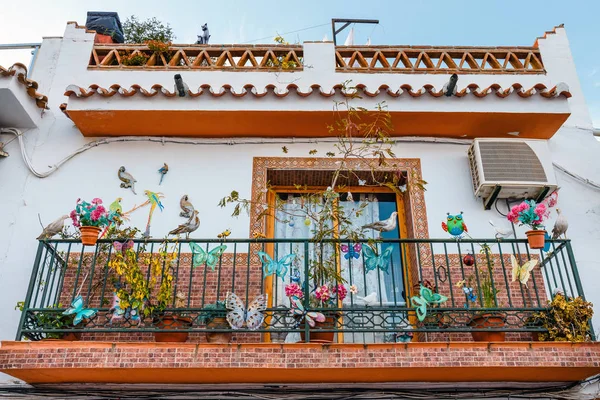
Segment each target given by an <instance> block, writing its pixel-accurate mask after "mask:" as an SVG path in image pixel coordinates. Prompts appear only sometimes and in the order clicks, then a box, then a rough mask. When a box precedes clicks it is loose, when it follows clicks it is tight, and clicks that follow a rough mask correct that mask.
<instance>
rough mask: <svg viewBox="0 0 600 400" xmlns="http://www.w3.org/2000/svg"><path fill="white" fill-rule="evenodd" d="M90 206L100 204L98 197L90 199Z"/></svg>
mask: <svg viewBox="0 0 600 400" xmlns="http://www.w3.org/2000/svg"><path fill="white" fill-rule="evenodd" d="M92 204H102V199H99V198H98V197H96V198H93V199H92Z"/></svg>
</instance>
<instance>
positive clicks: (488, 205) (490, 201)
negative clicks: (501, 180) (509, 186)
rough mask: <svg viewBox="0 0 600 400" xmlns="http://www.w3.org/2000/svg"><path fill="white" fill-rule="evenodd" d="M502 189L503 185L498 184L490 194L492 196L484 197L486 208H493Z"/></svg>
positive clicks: (484, 206)
mask: <svg viewBox="0 0 600 400" xmlns="http://www.w3.org/2000/svg"><path fill="white" fill-rule="evenodd" d="M501 190H502V186H499V185H496V186H495V187H494V190H493V191H492V194H490V196H489V197H488V198H487V199H483V208H484V209H485V210H490V209H491V208H492V204H494V202H495V201H496V199H497V198H498V195H500V191H501Z"/></svg>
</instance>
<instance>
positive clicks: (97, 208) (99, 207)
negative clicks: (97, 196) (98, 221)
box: [96, 200, 106, 214]
mask: <svg viewBox="0 0 600 400" xmlns="http://www.w3.org/2000/svg"><path fill="white" fill-rule="evenodd" d="M100 201H102V200H100ZM96 211H98V212H99V213H100V214H104V213H105V212H106V208H104V206H98V207H96Z"/></svg>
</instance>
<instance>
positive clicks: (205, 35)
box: [196, 23, 210, 44]
mask: <svg viewBox="0 0 600 400" xmlns="http://www.w3.org/2000/svg"><path fill="white" fill-rule="evenodd" d="M208 39H210V34H209V32H208V23H206V24H204V25H202V36H200V35H198V40H197V41H196V44H208Z"/></svg>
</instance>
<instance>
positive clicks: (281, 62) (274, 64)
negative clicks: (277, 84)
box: [266, 35, 303, 70]
mask: <svg viewBox="0 0 600 400" xmlns="http://www.w3.org/2000/svg"><path fill="white" fill-rule="evenodd" d="M273 41H274V42H275V43H277V44H282V45H289V44H290V43H289V42H288V41H286V40H285V39H284V38H283V36H281V35H277V36H275V38H274V39H273ZM286 55H287V54H286ZM286 55H283V54H281V55H277V56H276V57H277V59H276V60H269V61H267V64H266V66H267V67H269V68H280V69H283V70H290V69H296V68H299V67H301V66H302V61H303V60H302V57H300V58H299V60H298V61H299V62H297V61H296V60H286Z"/></svg>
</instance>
